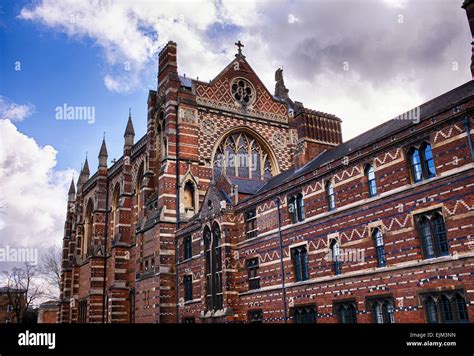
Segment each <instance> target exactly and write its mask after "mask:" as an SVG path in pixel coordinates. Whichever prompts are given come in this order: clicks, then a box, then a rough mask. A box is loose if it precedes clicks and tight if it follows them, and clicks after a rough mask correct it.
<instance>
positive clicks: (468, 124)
mask: <svg viewBox="0 0 474 356" xmlns="http://www.w3.org/2000/svg"><path fill="white" fill-rule="evenodd" d="M464 125H465V126H466V132H467V144H468V145H469V150H470V151H471V160H473V161H474V148H473V145H472V139H471V120H470V118H469V116H466V118H465V119H464Z"/></svg>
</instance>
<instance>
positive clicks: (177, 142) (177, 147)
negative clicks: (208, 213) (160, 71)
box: [174, 103, 180, 324]
mask: <svg viewBox="0 0 474 356" xmlns="http://www.w3.org/2000/svg"><path fill="white" fill-rule="evenodd" d="M175 112H176V231H178V230H179V225H180V218H179V124H178V121H179V117H178V116H179V103H178V104H176V105H175ZM174 262H175V268H174V270H175V286H176V287H175V290H176V292H175V294H176V324H178V323H179V276H178V239H177V237H176V234H175V236H174Z"/></svg>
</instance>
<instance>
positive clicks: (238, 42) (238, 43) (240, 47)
mask: <svg viewBox="0 0 474 356" xmlns="http://www.w3.org/2000/svg"><path fill="white" fill-rule="evenodd" d="M234 44H235V45H236V46H237V48H238V51H239V52H238V53H237V54H238V55H239V56H241V55H242V47H245V46H244V45H243V44H242V42H240V40H238V41H237V42H235V43H234Z"/></svg>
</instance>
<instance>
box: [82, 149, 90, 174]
mask: <svg viewBox="0 0 474 356" xmlns="http://www.w3.org/2000/svg"><path fill="white" fill-rule="evenodd" d="M81 174H84V175H86V176H87V177H89V174H90V170H89V162H88V161H87V154H86V160H85V162H84V166H83V167H82V171H81Z"/></svg>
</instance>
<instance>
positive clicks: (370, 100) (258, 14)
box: [19, 0, 470, 139]
mask: <svg viewBox="0 0 474 356" xmlns="http://www.w3.org/2000/svg"><path fill="white" fill-rule="evenodd" d="M347 11H350V12H351V16H350V20H349V21H348V19H347V17H346V16H341V13H345V12H347ZM401 14H402V15H403V23H400V22H399V16H400V15H401ZM19 17H20V18H22V19H25V20H30V21H36V22H40V23H42V24H44V25H46V26H47V27H50V28H53V29H57V30H59V31H63V32H65V33H67V34H68V35H69V36H71V37H88V38H91V39H93V40H94V41H95V42H96V44H97V45H98V46H99V47H101V48H102V49H103V51H104V58H105V60H106V63H107V64H108V72H107V73H106V74H105V75H104V85H105V86H106V87H107V88H108V89H109V90H111V91H115V92H130V91H134V90H136V89H143V88H144V87H146V86H147V84H148V83H149V82H150V78H152V77H153V76H155V75H156V67H157V63H156V62H157V60H156V55H157V53H158V51H159V49H160V48H162V47H163V46H164V45H165V44H166V43H167V42H168V41H169V40H173V41H175V42H177V44H178V70H179V71H180V73H181V74H183V73H186V75H187V77H189V78H196V77H197V76H199V78H200V79H201V80H210V79H212V78H213V77H214V76H215V75H216V74H217V73H219V72H220V70H221V69H222V68H223V67H224V66H225V65H226V64H227V63H228V62H229V61H231V60H232V59H233V55H232V53H234V51H235V47H234V46H233V43H234V42H235V41H236V40H238V39H240V40H241V41H242V42H243V43H244V44H245V48H244V54H245V55H246V56H247V59H248V61H249V62H250V64H251V65H252V67H253V68H254V69H255V70H256V71H257V74H258V75H259V76H260V78H261V79H262V80H263V81H264V83H266V85H267V87H268V88H269V89H270V90H272V89H273V86H274V71H275V69H276V68H278V67H283V68H284V71H285V72H284V74H285V83H286V85H287V87H288V88H289V90H290V96H291V98H292V99H293V100H298V101H302V102H303V103H304V104H305V105H306V106H307V107H310V108H313V109H316V110H321V111H327V112H330V113H333V114H336V115H338V116H340V117H341V118H342V119H343V120H344V123H343V126H342V127H343V133H344V137H345V138H346V139H348V138H351V137H353V136H355V135H356V134H359V133H361V132H363V131H365V130H366V129H368V128H370V127H372V126H373V125H375V124H378V123H381V122H382V121H385V120H387V119H389V118H391V117H393V116H395V115H397V114H400V113H402V112H405V111H407V110H409V109H411V108H412V107H414V106H416V105H419V104H421V103H422V102H423V101H427V100H429V99H431V98H433V97H434V96H436V95H439V94H441V93H443V92H446V91H448V90H450V89H452V88H454V87H456V86H458V85H460V84H462V83H464V82H466V81H468V80H469V79H470V71H469V59H470V48H469V47H470V46H469V43H470V36H469V35H470V33H469V27H468V22H467V19H466V15H465V12H464V10H463V9H461V8H460V4H459V1H457V0H454V1H435V2H430V6H426V4H424V2H416V1H406V0H379V1H369V2H364V1H363V2H355V1H351V0H347V1H318V2H311V1H301V2H292V1H290V2H288V1H282V0H277V1H273V0H272V1H212V0H207V1H206V0H200V1H160V3H159V5H157V4H156V2H154V1H137V2H131V1H104V2H98V1H81V0H69V1H56V0H40V1H39V2H37V3H34V5H32V6H31V7H28V8H24V9H22V10H21V12H20V15H19ZM219 26H220V27H219ZM215 32H219V33H218V35H216V33H215ZM345 61H347V62H348V63H349V65H350V70H349V71H348V72H344V71H343V69H342V68H343V67H342V66H343V62H345ZM125 63H127V64H128V65H127V66H125V65H124V64H125ZM454 63H456V65H457V66H458V68H459V69H458V70H453V67H454ZM124 67H127V68H128V67H129V68H130V70H125V69H124Z"/></svg>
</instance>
